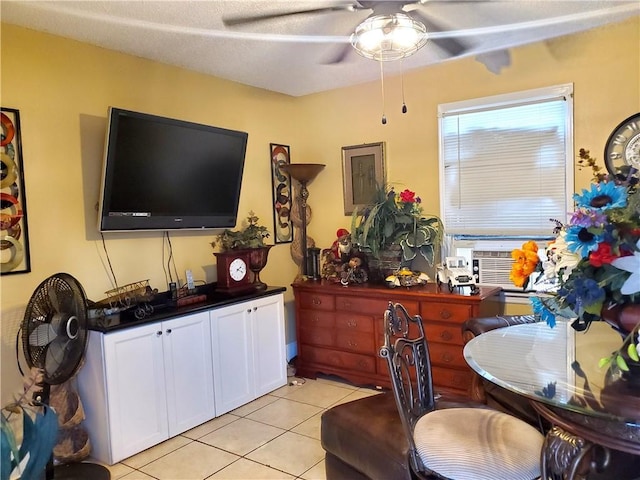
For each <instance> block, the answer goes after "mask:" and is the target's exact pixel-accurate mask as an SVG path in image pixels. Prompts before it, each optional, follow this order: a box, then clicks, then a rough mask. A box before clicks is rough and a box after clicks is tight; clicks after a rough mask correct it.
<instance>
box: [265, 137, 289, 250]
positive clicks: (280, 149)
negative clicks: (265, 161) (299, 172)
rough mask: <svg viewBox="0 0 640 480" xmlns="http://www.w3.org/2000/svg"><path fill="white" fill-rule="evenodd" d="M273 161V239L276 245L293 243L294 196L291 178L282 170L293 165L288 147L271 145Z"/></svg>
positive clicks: (276, 144)
mask: <svg viewBox="0 0 640 480" xmlns="http://www.w3.org/2000/svg"><path fill="white" fill-rule="evenodd" d="M269 156H270V159H271V160H270V161H271V192H272V195H273V238H274V242H275V243H276V244H278V243H291V242H293V222H292V221H291V207H292V198H291V197H292V195H293V191H292V189H291V176H290V175H289V174H288V173H287V172H285V171H284V170H283V169H282V166H283V165H288V164H289V163H291V151H290V148H289V146H288V145H281V144H279V143H270V144H269Z"/></svg>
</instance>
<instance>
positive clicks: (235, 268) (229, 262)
mask: <svg viewBox="0 0 640 480" xmlns="http://www.w3.org/2000/svg"><path fill="white" fill-rule="evenodd" d="M214 255H215V256H216V259H217V263H216V271H217V273H218V283H217V286H216V290H220V291H225V292H230V293H234V292H240V291H246V290H250V289H251V288H252V287H253V283H252V282H251V279H250V276H249V258H250V255H251V253H250V252H249V251H248V250H227V251H226V252H216V253H214Z"/></svg>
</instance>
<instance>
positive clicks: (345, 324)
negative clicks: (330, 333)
mask: <svg viewBox="0 0 640 480" xmlns="http://www.w3.org/2000/svg"><path fill="white" fill-rule="evenodd" d="M335 320H336V328H339V329H342V330H349V331H357V332H363V333H372V332H373V318H372V317H371V316H367V315H356V314H353V313H336V314H335Z"/></svg>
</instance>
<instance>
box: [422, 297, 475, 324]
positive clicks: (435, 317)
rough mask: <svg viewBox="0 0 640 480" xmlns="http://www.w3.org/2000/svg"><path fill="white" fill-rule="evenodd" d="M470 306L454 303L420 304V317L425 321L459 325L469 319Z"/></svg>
mask: <svg viewBox="0 0 640 480" xmlns="http://www.w3.org/2000/svg"><path fill="white" fill-rule="evenodd" d="M471 311H472V307H471V305H456V304H455V303H438V302H421V303H420V315H422V318H423V319H424V320H425V321H429V320H431V321H436V322H455V323H458V324H461V323H462V322H464V321H465V320H469V318H471Z"/></svg>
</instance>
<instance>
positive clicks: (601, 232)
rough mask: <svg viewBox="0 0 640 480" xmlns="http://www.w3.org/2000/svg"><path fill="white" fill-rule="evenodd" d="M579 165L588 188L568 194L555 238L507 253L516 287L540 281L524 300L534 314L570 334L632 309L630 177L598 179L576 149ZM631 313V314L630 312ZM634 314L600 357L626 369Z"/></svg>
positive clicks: (637, 299)
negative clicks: (567, 210)
mask: <svg viewBox="0 0 640 480" xmlns="http://www.w3.org/2000/svg"><path fill="white" fill-rule="evenodd" d="M579 158H580V160H579V162H578V163H579V164H580V165H581V166H589V167H591V169H592V171H593V183H592V184H591V186H590V188H588V189H583V190H582V192H581V193H579V194H578V193H576V194H574V197H573V198H574V200H575V202H576V208H575V211H574V213H573V214H572V215H571V217H570V219H569V222H568V223H567V224H563V223H561V222H559V221H557V220H552V221H554V222H555V223H556V227H555V229H554V234H555V235H556V238H555V239H554V240H553V241H551V242H550V243H549V244H548V245H547V246H546V249H538V245H537V244H536V243H535V242H534V241H528V242H525V243H524V244H523V246H522V248H520V249H515V250H513V252H512V254H511V255H512V258H513V260H514V264H513V266H512V270H511V274H510V279H511V281H512V282H513V283H514V284H515V285H516V286H520V287H524V288H527V287H531V286H532V284H535V283H538V282H547V283H548V284H550V285H553V287H552V288H548V289H541V291H542V292H544V293H542V294H541V295H536V296H532V297H531V303H532V306H533V311H534V314H535V315H537V316H539V317H540V318H541V319H542V320H544V321H546V322H547V324H549V325H550V326H552V327H553V326H554V325H555V321H556V316H557V317H561V318H566V319H573V320H572V324H571V325H572V327H573V328H574V329H575V330H577V331H583V330H586V329H587V328H588V327H589V324H590V323H591V322H592V321H598V320H602V319H604V318H606V317H607V311H615V310H616V309H618V308H619V307H621V306H625V305H628V304H639V303H640V187H639V185H638V177H637V171H634V169H631V171H630V172H629V174H628V175H626V176H623V175H620V174H618V175H615V176H613V175H611V174H603V173H601V172H600V168H599V167H597V165H596V162H595V160H594V159H593V158H592V157H591V156H590V154H589V151H588V150H584V149H580V157H579ZM635 312H637V311H635ZM637 317H638V315H637V313H634V314H633V316H632V318H631V322H630V324H629V325H625V326H624V327H623V328H620V327H619V326H618V325H613V326H614V328H618V329H619V330H620V331H621V333H623V334H625V335H627V338H626V339H625V341H624V342H623V346H622V347H621V349H620V350H618V351H616V352H614V353H613V354H612V355H611V356H610V357H607V358H604V359H602V360H601V362H600V366H606V365H609V364H612V365H614V368H619V369H620V370H624V371H627V370H628V365H627V361H626V360H625V355H623V352H624V353H626V355H627V358H629V359H631V360H634V361H639V360H640V358H639V355H638V352H639V351H640V339H639V330H640V318H637Z"/></svg>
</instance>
